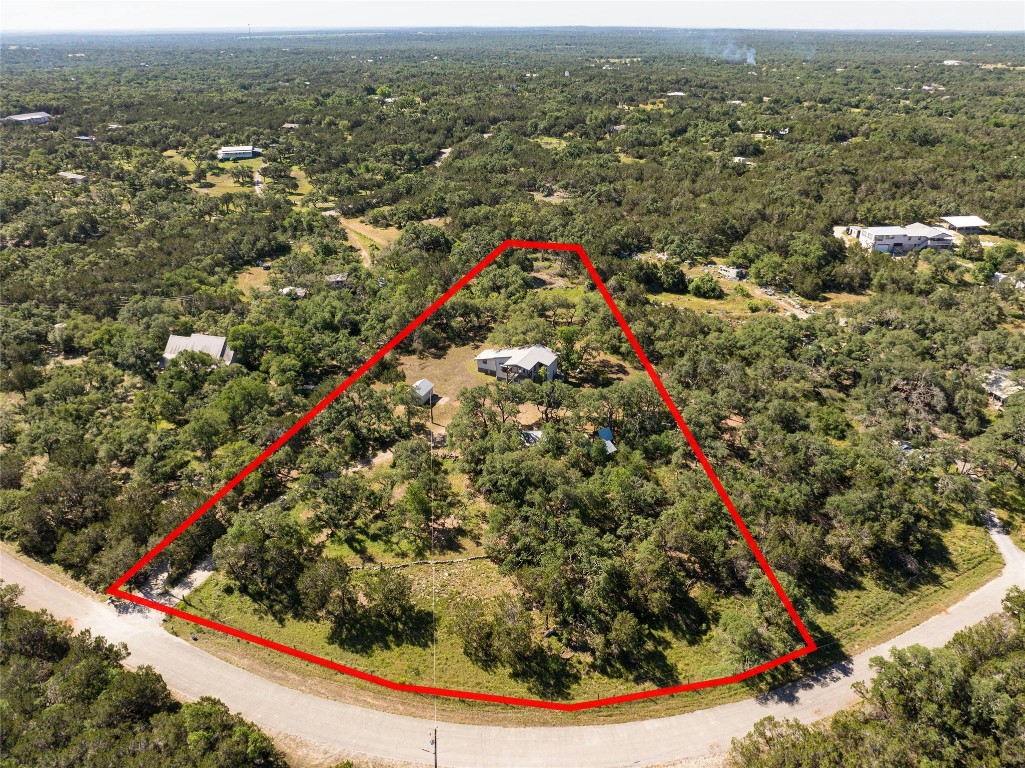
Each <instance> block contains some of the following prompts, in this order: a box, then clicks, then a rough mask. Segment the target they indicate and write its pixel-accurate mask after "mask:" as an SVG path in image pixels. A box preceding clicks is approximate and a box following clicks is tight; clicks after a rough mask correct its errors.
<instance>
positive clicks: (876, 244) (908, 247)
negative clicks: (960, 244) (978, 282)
mask: <svg viewBox="0 0 1025 768" xmlns="http://www.w3.org/2000/svg"><path fill="white" fill-rule="evenodd" d="M850 229H851V232H852V234H856V235H857V237H858V242H860V243H861V245H862V246H863V247H865V248H870V249H872V250H876V251H883V252H884V253H893V254H901V253H909V252H911V251H917V250H921V249H922V248H933V249H936V250H941V249H944V248H952V247H953V246H954V236H953V235H952V234H950V232H948V231H947V230H945V229H942V228H941V227H930V226H929V225H928V224H922V223H921V222H918V221H916V222H915V223H914V224H908V226H906V227H851V228H850Z"/></svg>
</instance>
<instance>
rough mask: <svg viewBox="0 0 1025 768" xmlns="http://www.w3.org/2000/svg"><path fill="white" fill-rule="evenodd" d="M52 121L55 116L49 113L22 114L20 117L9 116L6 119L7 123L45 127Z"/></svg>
mask: <svg viewBox="0 0 1025 768" xmlns="http://www.w3.org/2000/svg"><path fill="white" fill-rule="evenodd" d="M52 119H53V115H51V114H50V113H49V112H22V113H21V114H20V115H8V116H7V117H5V118H4V120H5V121H9V122H12V123H21V124H22V125H43V124H44V123H48V122H50V120H52Z"/></svg>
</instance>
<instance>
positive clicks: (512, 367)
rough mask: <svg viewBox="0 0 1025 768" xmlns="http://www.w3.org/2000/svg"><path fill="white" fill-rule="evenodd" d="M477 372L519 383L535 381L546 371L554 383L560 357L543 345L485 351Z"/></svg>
mask: <svg viewBox="0 0 1025 768" xmlns="http://www.w3.org/2000/svg"><path fill="white" fill-rule="evenodd" d="M474 359H475V360H476V361H477V370H478V371H479V372H480V373H485V374H487V375H488V376H494V377H495V378H496V379H500V380H506V381H511V382H513V383H517V384H518V383H519V382H521V381H525V380H531V381H532V380H533V379H534V378H535V377H536V376H537V375H538V374H539V373H540V372H541V369H542V368H544V369H545V378H546V379H547V380H548V381H553V380H554V379H555V377H556V375H557V374H558V372H559V356H558V355H557V354H556V353H555V352H553V351H552V350H550V349H549V348H548V347H546V346H544V345H543V344H532V345H531V346H529V347H509V348H507V349H485V350H484V351H483V352H481V353H480V354H479V355H477V357H475V358H474Z"/></svg>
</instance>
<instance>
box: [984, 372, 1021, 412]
mask: <svg viewBox="0 0 1025 768" xmlns="http://www.w3.org/2000/svg"><path fill="white" fill-rule="evenodd" d="M1011 372H1012V369H1010V368H996V369H994V370H992V371H990V373H989V375H988V376H987V377H986V380H985V381H984V382H983V384H982V388H983V389H984V390H986V392H987V393H988V394H989V400H990V405H992V406H993V407H994V408H1003V407H1004V403H1005V402H1006V401H1007V398H1009V397H1010V396H1011V395H1014V394H1017V393H1018V392H1022V391H1025V387H1023V386H1021V385H1020V384H1015V383H1014V382H1013V381H1011V380H1010V378H1009V377H1010V375H1011Z"/></svg>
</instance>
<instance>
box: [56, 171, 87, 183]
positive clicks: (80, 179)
mask: <svg viewBox="0 0 1025 768" xmlns="http://www.w3.org/2000/svg"><path fill="white" fill-rule="evenodd" d="M57 175H58V176H60V177H61V178H62V179H64V180H65V181H70V182H71V183H72V184H88V183H89V177H88V176H83V175H82V174H81V173H72V172H71V171H61V172H60V173H58V174H57Z"/></svg>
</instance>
